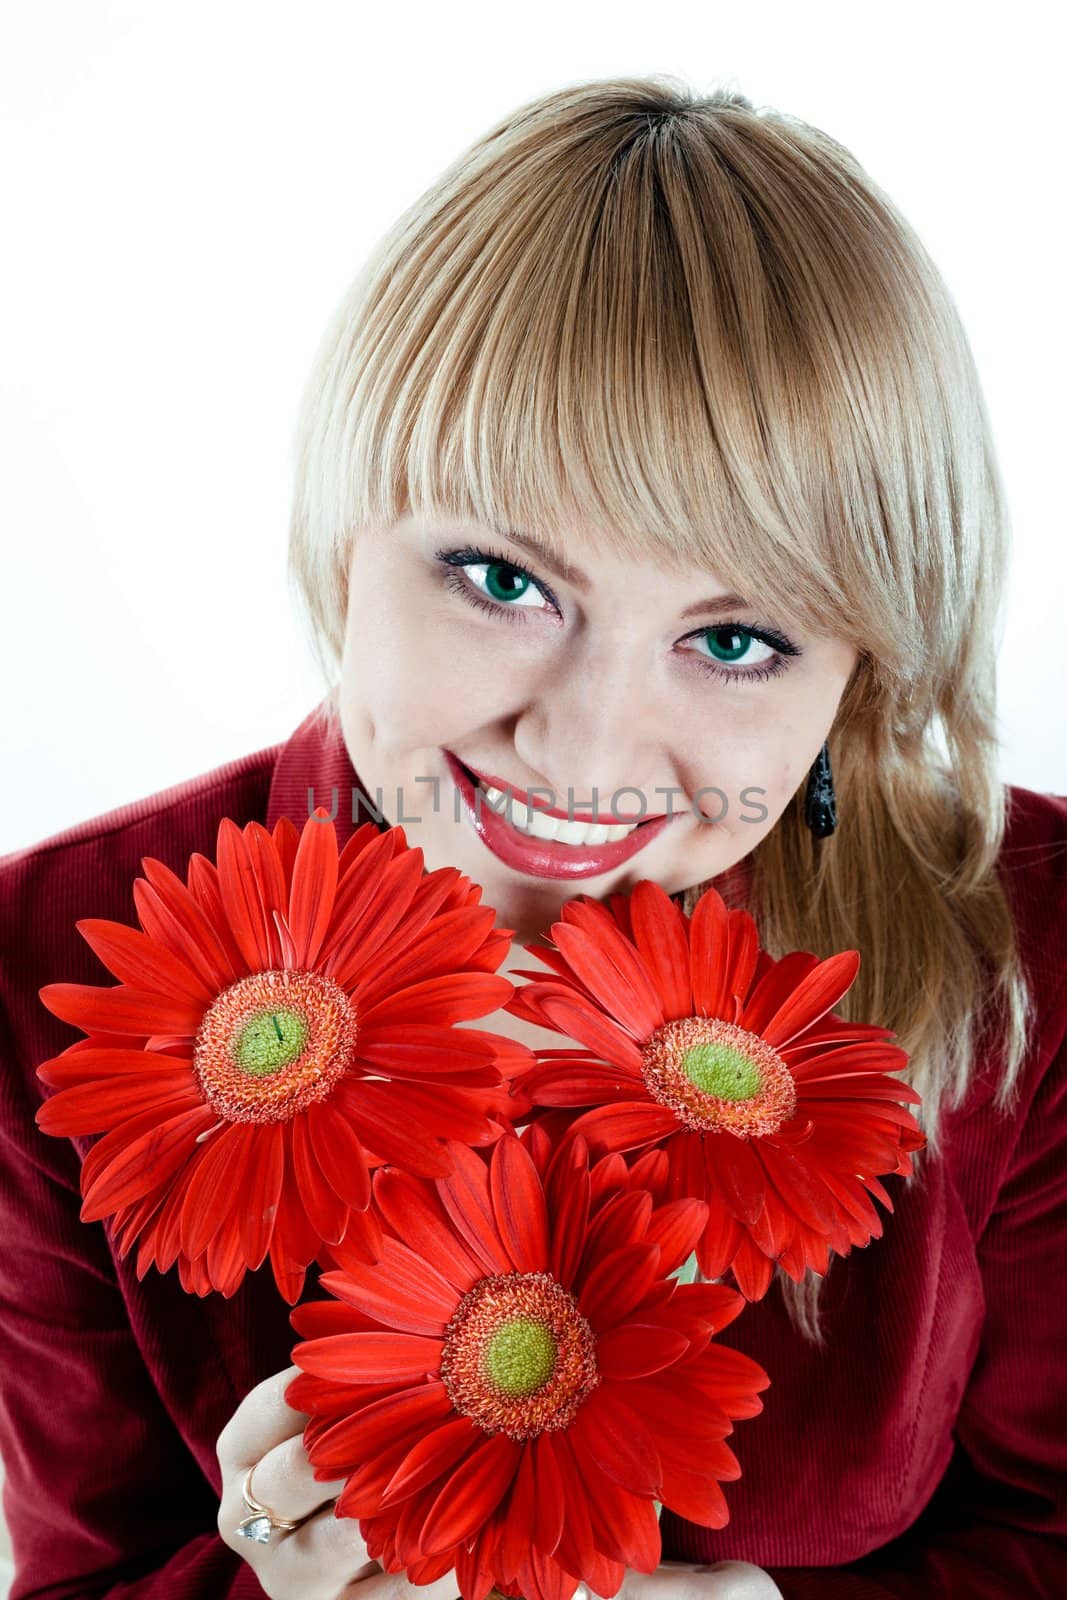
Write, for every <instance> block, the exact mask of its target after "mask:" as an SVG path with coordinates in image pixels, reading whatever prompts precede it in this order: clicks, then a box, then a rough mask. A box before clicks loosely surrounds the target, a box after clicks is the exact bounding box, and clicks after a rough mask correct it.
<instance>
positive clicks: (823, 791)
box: [804, 744, 837, 839]
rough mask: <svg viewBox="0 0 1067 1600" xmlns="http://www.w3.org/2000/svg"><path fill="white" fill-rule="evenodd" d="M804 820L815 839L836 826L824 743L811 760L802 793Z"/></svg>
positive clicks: (831, 775)
mask: <svg viewBox="0 0 1067 1600" xmlns="http://www.w3.org/2000/svg"><path fill="white" fill-rule="evenodd" d="M804 821H805V822H806V823H807V825H808V827H809V828H810V829H811V831H812V833H813V834H814V836H815V838H816V839H825V838H826V837H827V836H828V835H829V834H831V833H833V831H834V829H835V828H836V827H837V796H836V795H835V794H834V775H833V773H832V772H831V771H830V751H829V747H828V746H827V745H826V744H824V745H823V747H822V749H821V750H820V751H819V754H818V755H817V756H816V757H815V760H814V761H813V762H812V766H811V771H810V772H809V773H808V787H807V792H806V793H805V795H804Z"/></svg>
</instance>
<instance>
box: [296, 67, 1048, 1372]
mask: <svg viewBox="0 0 1067 1600" xmlns="http://www.w3.org/2000/svg"><path fill="white" fill-rule="evenodd" d="M408 512H411V513H414V514H430V515H434V514H437V513H441V514H444V515H446V516H459V517H463V518H465V519H466V518H472V519H474V520H475V521H477V522H479V523H481V524H482V525H483V526H488V527H492V526H494V525H497V526H502V527H505V528H506V527H509V526H510V527H519V528H522V527H536V529H537V531H538V533H539V534H540V535H541V537H543V538H545V539H547V540H548V541H549V542H550V543H552V544H553V546H554V548H555V549H556V550H557V551H558V553H559V554H560V555H561V556H564V557H565V556H566V544H567V538H566V532H565V530H566V528H567V526H568V522H571V524H572V525H573V524H574V519H575V518H577V519H578V520H579V522H580V523H581V524H582V525H583V526H584V527H586V528H587V529H594V530H610V533H609V534H606V535H605V537H608V538H610V540H611V544H612V547H613V548H614V549H616V550H622V551H623V552H627V553H632V554H633V555H634V556H635V557H638V558H648V557H649V556H650V555H652V556H655V557H658V558H661V559H663V560H664V561H665V562H668V563H675V562H676V563H680V564H688V565H692V564H696V565H698V566H700V567H702V568H707V569H710V570H712V571H713V572H714V573H715V575H716V577H717V578H719V579H720V580H722V581H723V582H724V583H727V584H729V585H730V586H731V587H736V588H737V589H738V591H739V592H740V593H752V592H756V593H758V594H759V596H760V599H761V604H762V605H763V606H764V607H765V608H768V609H770V610H772V611H774V610H777V611H780V612H781V613H783V614H785V615H788V616H789V617H791V618H792V619H793V620H794V623H795V625H796V626H797V627H800V628H803V627H807V628H808V629H810V630H811V631H814V632H818V633H827V634H832V635H835V636H838V637H841V638H845V639H848V640H849V641H851V643H852V644H853V645H854V646H855V648H856V650H857V651H858V657H859V658H858V662H857V666H856V670H855V672H854V674H853V676H852V679H851V681H850V683H849V685H848V687H847V689H846V691H845V693H844V695H843V696H842V699H841V702H840V705H839V708H838V713H837V716H836V718H835V721H834V725H833V728H832V729H831V731H830V735H829V740H828V743H829V748H830V755H831V760H832V763H833V770H834V779H835V786H836V790H837V796H838V805H839V812H840V825H839V827H838V830H837V832H836V833H835V834H834V835H833V836H832V837H831V838H828V839H825V840H822V841H818V842H816V841H815V840H813V838H812V835H811V833H810V832H809V830H808V829H807V828H806V827H805V825H804V820H803V790H802V789H801V790H798V792H797V794H796V796H795V797H794V799H793V800H792V801H791V802H790V804H789V805H788V806H787V808H786V810H785V811H784V812H783V814H782V815H781V817H780V818H779V819H778V821H777V823H776V824H775V826H774V827H773V828H772V829H771V830H770V832H769V833H768V834H767V835H766V836H765V837H764V838H763V839H761V840H760V841H759V843H758V844H757V845H756V846H755V847H754V848H753V851H752V852H751V887H750V890H749V895H748V900H747V902H746V903H747V905H748V908H749V909H750V911H751V912H752V914H753V915H754V916H755V918H756V920H757V923H758V926H759V930H760V938H761V942H762V944H763V945H764V947H765V948H766V949H767V950H769V951H770V953H771V954H772V955H775V956H781V955H784V954H785V953H786V952H787V951H789V950H792V949H805V950H810V951H811V952H813V953H814V954H816V955H819V956H827V955H830V954H832V953H833V952H834V951H837V950H841V949H846V948H849V949H856V950H858V951H859V952H860V954H861V966H860V971H859V975H858V977H857V979H856V982H855V983H854V985H853V987H852V989H851V990H850V992H849V994H848V995H847V996H846V997H845V1000H844V1001H843V1002H842V1003H841V1005H840V1006H839V1007H838V1008H837V1009H838V1012H839V1014H840V1015H843V1016H845V1017H847V1018H849V1019H851V1020H857V1019H862V1020H865V1021H873V1022H877V1023H879V1024H880V1025H882V1026H885V1027H888V1028H892V1029H893V1030H894V1031H895V1032H896V1034H897V1036H898V1042H899V1043H900V1044H901V1045H902V1046H903V1047H904V1048H905V1049H906V1050H907V1051H908V1052H909V1055H910V1063H909V1067H908V1070H907V1072H906V1073H904V1074H902V1076H903V1077H904V1078H906V1079H907V1080H908V1081H910V1082H911V1083H912V1084H913V1085H914V1086H915V1087H916V1088H917V1089H918V1090H919V1092H920V1093H921V1095H922V1096H923V1104H922V1107H921V1108H919V1110H918V1113H917V1114H918V1116H919V1120H920V1123H921V1125H922V1127H923V1130H924V1132H925V1134H926V1137H927V1140H928V1145H927V1149H926V1151H924V1152H921V1153H919V1154H917V1155H916V1156H915V1157H913V1161H914V1163H915V1169H916V1176H918V1175H919V1172H920V1169H921V1167H922V1164H923V1162H924V1161H925V1160H926V1159H927V1158H928V1157H929V1156H930V1155H934V1154H936V1153H937V1151H938V1147H939V1146H938V1133H939V1123H940V1113H941V1111H942V1108H943V1107H944V1106H954V1105H957V1104H958V1103H959V1102H960V1101H961V1099H962V1098H963V1095H964V1093H965V1091H966V1089H967V1087H968V1084H969V1082H970V1079H971V1076H972V1071H973V1068H974V1064H975V1060H976V1056H977V1053H978V1044H979V1040H980V1038H982V1037H983V1035H982V1034H981V1033H980V1028H981V1026H982V1025H983V1024H986V1025H988V1026H990V1027H991V1028H992V1029H993V1030H994V1031H993V1034H992V1038H993V1042H994V1045H995V1048H996V1050H997V1051H998V1053H999V1057H1000V1061H1001V1076H1000V1082H999V1086H998V1090H997V1101H996V1103H997V1105H998V1106H999V1107H1000V1108H1001V1109H1005V1108H1008V1104H1009V1099H1010V1097H1011V1095H1012V1092H1013V1091H1014V1089H1015V1086H1016V1081H1017V1078H1018V1075H1019V1071H1020V1068H1021V1066H1022V1063H1023V1060H1024V1057H1025V1054H1026V1051H1027V1048H1028V1044H1029V1038H1028V1035H1029V1029H1030V1027H1031V1024H1032V1021H1033V1006H1032V999H1031V996H1030V993H1029V989H1028V986H1027V981H1026V976H1025V972H1024V969H1023V967H1022V964H1021V961H1020V957H1019V951H1018V947H1017V940H1016V930H1015V926H1014V920H1013V917H1012V914H1011V909H1010V904H1009V901H1008V899H1007V896H1006V893H1005V888H1004V885H1003V884H1002V882H1001V880H1000V877H999V875H998V871H997V869H996V860H997V855H998V852H999V849H1000V845H1001V841H1002V838H1003V835H1004V829H1005V824H1006V806H1007V801H1008V791H1007V789H1006V788H1005V786H1004V785H1002V783H1001V782H1000V781H999V780H998V778H997V773H996V759H997V747H998V741H997V737H996V727H995V651H996V644H997V640H996V637H995V632H996V626H997V620H998V612H997V608H998V604H999V598H1000V595H1001V592H1002V590H1003V588H1004V585H1005V582H1006V578H1007V565H1008V557H1009V529H1008V518H1007V511H1006V507H1005V500H1004V493H1003V487H1002V483H1001V479H1000V475H999V469H998V466H997V463H996V460H995V456H994V449H993V443H992V439H991V430H990V425H989V420H988V416H987V413H986V409H985V404H984V400H983V397H982V393H981V387H980V383H979V379H978V376H977V373H976V370H975V365H974V360H973V357H972V354H971V350H970V347H969V344H968V341H967V338H966V335H965V333H964V331H963V328H962V326H961V323H960V320H959V316H958V313H957V311H956V308H955V306H954V303H953V301H952V299H951V297H950V294H949V292H948V290H947V288H946V286H945V284H944V282H943V281H942V279H941V277H940V276H939V274H938V272H937V270H936V268H935V267H934V265H933V264H932V262H931V260H930V259H929V257H928V255H927V253H926V251H925V249H924V247H923V245H922V244H921V243H920V241H919V239H918V238H917V237H916V235H915V234H914V232H913V231H912V229H911V228H910V226H909V225H908V223H907V222H906V221H905V220H904V218H903V217H902V216H901V215H900V213H899V212H898V211H897V210H896V209H895V208H894V206H893V204H892V203H891V202H890V200H889V199H888V197H887V196H886V195H885V194H884V193H883V192H882V191H881V190H880V189H879V188H878V187H877V186H876V185H875V184H874V183H873V182H872V180H871V179H870V178H869V177H868V176H867V174H866V173H865V172H864V170H863V169H862V167H861V166H860V165H859V164H858V162H857V161H856V160H855V158H854V157H853V156H852V155H851V154H850V153H849V152H848V151H847V150H846V149H845V148H844V147H843V146H842V145H840V144H839V143H837V142H836V141H835V140H834V139H832V138H830V137H829V136H828V135H827V134H825V133H823V132H822V131H821V130H820V129H818V128H815V127H812V126H810V125H809V124H807V123H804V122H802V121H800V120H798V119H797V118H795V117H792V116H789V115H786V114H784V113H781V112H778V111H775V110H772V109H769V108H764V107H760V108H754V107H753V106H752V104H751V102H750V101H749V100H747V99H746V98H745V97H744V96H743V95H741V94H738V93H736V92H732V91H729V90H725V89H720V90H716V91H715V92H713V93H711V94H708V95H706V96H701V97H697V96H696V95H694V94H693V93H692V92H691V91H690V90H689V89H688V88H686V87H684V86H683V85H681V84H679V83H678V82H677V81H676V80H674V79H671V78H663V77H658V76H657V77H651V78H621V79H608V80H595V81H591V82H583V83H578V84H575V85H573V86H571V87H567V88H563V89H560V90H558V91H556V92H553V93H550V94H547V95H545V96H543V97H540V98H538V99H535V100H532V101H530V102H529V103H527V104H525V105H523V106H521V107H520V108H519V109H518V110H517V111H515V112H513V113H512V114H510V115H509V116H507V117H505V118H503V119H502V120H501V121H499V122H498V123H497V124H496V125H495V126H494V127H492V128H490V129H489V131H488V132H487V133H486V134H485V135H484V137H482V138H481V139H479V140H477V141H476V143H475V144H473V145H472V146H471V148H470V149H469V150H467V151H466V152H465V153H464V154H462V155H461V156H460V157H459V158H458V159H457V160H456V161H455V162H453V164H452V165H451V166H450V167H448V168H447V169H446V170H445V172H444V173H443V174H442V175H441V177H440V178H439V179H438V180H437V181H436V182H435V183H434V184H433V186H432V187H431V188H430V189H429V190H428V192H427V193H426V194H425V195H423V196H422V197H421V198H420V199H419V200H417V201H416V202H415V204H413V205H412V206H411V207H410V208H409V209H408V210H407V211H406V212H405V213H404V214H403V215H402V216H401V217H400V219H399V220H398V221H397V223H396V224H395V226H394V227H393V228H392V229H391V230H390V231H389V232H388V234H387V235H386V236H385V238H384V239H383V240H382V241H381V243H380V244H379V246H378V247H377V249H376V250H375V251H374V252H373V254H372V255H371V257H370V259H369V260H368V262H367V264H366V266H365V267H364V270H363V271H362V273H361V274H360V276H359V277H358V278H357V280H356V281H355V283H354V284H353V285H352V287H351V289H350V290H349V291H348V293H347V294H346V295H345V296H344V298H343V299H342V301H341V304H340V305H339V306H338V308H337V311H336V313H335V315H334V316H333V318H332V320H331V322H330V324H329V326H328V328H327V330H326V332H325V336H324V338H323V340H322V344H321V346H320V349H319V351H318V354H317V357H316V360H315V362H314V365H313V369H312V371H311V373H310V377H309V380H308V383H307V387H306V390H305V394H304V397H303V403H302V409H301V413H300V417H299V422H298V427H297V434H296V441H295V485H294V494H293V503H292V516H291V527H290V540H291V543H290V572H291V576H292V577H293V579H294V580H295V583H296V586H297V589H298V591H299V594H300V596H301V597H302V599H303V602H304V604H305V606H306V609H307V615H308V619H309V622H310V625H311V637H312V646H313V648H314V650H315V654H316V656H317V659H318V661H319V664H320V667H321V669H322V671H323V675H324V679H325V681H326V682H327V683H329V684H331V685H333V684H334V683H335V682H336V679H337V677H338V674H339V669H340V662H341V656H342V648H343V639H344V629H345V618H346V612H347V605H348V594H347V575H348V565H349V559H350V549H351V540H352V538H353V536H354V534H355V532H356V531H357V530H360V529H363V528H367V527H372V526H375V525H380V526H385V527H388V526H389V525H391V524H392V523H393V522H394V521H396V520H397V519H399V518H400V517H401V516H402V515H404V514H405V513H408ZM323 715H324V716H325V717H326V718H327V720H333V721H334V722H336V708H335V706H334V703H333V700H332V697H331V698H330V699H329V700H328V701H325V702H324V704H323ZM846 730H847V731H846ZM706 887H707V885H706V884H704V883H701V884H695V885H693V886H692V887H691V888H690V889H688V890H687V891H686V892H685V894H684V895H683V896H681V897H680V901H681V903H682V905H683V909H685V910H687V911H691V910H692V906H693V904H694V903H695V901H696V899H697V897H698V896H699V894H700V893H702V892H703V890H704V889H705V888H706ZM776 1276H777V1280H778V1282H779V1284H780V1286H781V1292H782V1294H783V1296H784V1298H785V1301H786V1304H787V1307H788V1309H789V1313H790V1316H791V1317H792V1319H793V1321H794V1324H795V1326H796V1327H797V1328H798V1329H799V1330H800V1331H801V1332H802V1333H803V1334H804V1335H805V1336H806V1337H807V1338H809V1339H812V1340H814V1341H816V1342H821V1340H822V1332H821V1329H820V1327H819V1318H818V1301H819V1289H820V1287H821V1284H822V1282H823V1281H824V1279H822V1278H819V1277H817V1276H816V1275H814V1274H810V1273H809V1274H808V1275H807V1276H806V1278H805V1279H804V1280H803V1281H802V1282H801V1283H800V1284H799V1285H798V1284H794V1283H793V1282H792V1280H791V1279H789V1278H788V1277H787V1276H786V1274H785V1273H784V1272H783V1271H782V1269H781V1268H776Z"/></svg>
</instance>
